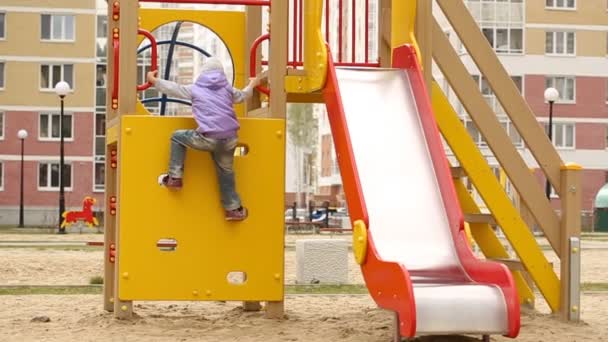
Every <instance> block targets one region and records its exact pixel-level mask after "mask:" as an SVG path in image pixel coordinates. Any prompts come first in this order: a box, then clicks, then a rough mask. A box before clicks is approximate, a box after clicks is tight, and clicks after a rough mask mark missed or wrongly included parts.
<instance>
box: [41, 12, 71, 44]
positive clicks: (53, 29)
mask: <svg viewBox="0 0 608 342" xmlns="http://www.w3.org/2000/svg"><path fill="white" fill-rule="evenodd" d="M74 32H75V27H74V16H73V15H56V14H42V15H41V16H40V39H42V40H49V41H74Z"/></svg>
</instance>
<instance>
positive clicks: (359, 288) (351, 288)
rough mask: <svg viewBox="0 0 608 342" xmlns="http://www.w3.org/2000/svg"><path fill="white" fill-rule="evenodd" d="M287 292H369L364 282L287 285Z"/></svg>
mask: <svg viewBox="0 0 608 342" xmlns="http://www.w3.org/2000/svg"><path fill="white" fill-rule="evenodd" d="M285 293H286V294H367V293H368V292H367V287H365V285H363V284H357V285H352V284H345V285H285Z"/></svg>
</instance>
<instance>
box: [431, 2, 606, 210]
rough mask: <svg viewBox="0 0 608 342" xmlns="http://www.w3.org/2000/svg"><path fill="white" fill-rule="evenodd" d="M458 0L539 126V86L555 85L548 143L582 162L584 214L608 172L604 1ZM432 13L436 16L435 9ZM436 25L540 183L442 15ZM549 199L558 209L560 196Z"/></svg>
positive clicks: (542, 115)
mask: <svg viewBox="0 0 608 342" xmlns="http://www.w3.org/2000/svg"><path fill="white" fill-rule="evenodd" d="M465 3H466V5H467V7H468V8H469V11H470V12H471V14H472V15H473V17H474V18H475V20H476V21H477V23H478V24H479V26H480V27H481V29H482V31H483V33H484V35H485V36H486V38H487V40H488V42H489V43H490V45H491V46H492V47H493V48H494V50H495V51H496V53H497V54H498V56H499V58H500V60H501V62H502V63H503V65H504V66H505V68H506V69H507V71H508V72H509V74H510V75H511V77H512V78H513V80H514V82H515V83H516V85H517V86H518V87H519V89H520V91H522V94H523V96H524V98H525V99H526V101H527V102H528V104H529V105H530V107H531V108H532V110H533V112H534V113H535V114H536V116H537V117H538V121H539V123H540V124H541V125H543V126H544V127H545V128H547V126H548V121H549V105H548V103H546V101H545V99H544V91H545V89H546V88H549V87H554V88H556V89H557V90H558V92H559V94H560V97H559V100H558V101H557V102H556V103H555V105H554V110H553V129H552V131H553V134H552V135H553V137H552V139H553V144H554V145H555V147H556V148H557V150H558V152H559V154H560V156H561V158H562V159H563V160H564V161H566V162H575V163H578V164H580V165H582V166H583V167H584V168H585V171H583V175H582V179H583V210H584V211H587V212H591V211H592V210H593V202H594V199H595V196H596V194H597V192H598V191H599V189H600V188H601V187H602V186H603V185H604V184H605V183H606V174H607V172H606V171H607V170H608V151H607V147H608V145H607V137H608V131H607V128H608V3H607V2H606V1H605V0H584V1H583V0H543V1H540V0H502V1H498V0H481V1H480V0H468V1H465ZM434 11H435V15H436V16H437V17H439V18H440V19H441V15H440V10H439V8H438V7H436V8H435V9H434ZM441 24H442V26H443V27H444V30H445V32H446V34H447V35H448V36H449V37H450V39H451V41H452V42H453V44H454V45H455V46H456V47H457V49H459V52H460V53H461V57H462V61H463V62H464V64H465V65H466V66H467V68H468V70H469V72H470V73H471V75H472V76H473V78H474V79H476V80H477V81H478V83H479V87H480V90H481V92H482V93H483V94H484V96H485V97H486V100H487V101H488V103H490V105H491V106H492V107H493V108H494V109H495V112H496V114H497V115H498V116H499V118H500V119H501V121H502V122H503V127H504V128H505V129H506V130H507V132H508V133H509V135H510V136H511V140H512V141H513V143H514V144H515V145H516V146H518V147H519V148H520V151H521V154H522V155H523V156H524V157H525V159H526V161H527V162H528V165H529V166H530V168H533V169H537V171H536V173H537V174H538V175H539V182H544V178H543V177H542V176H541V175H540V171H538V165H537V164H536V163H535V161H534V158H533V157H532V155H531V153H530V151H529V150H527V149H526V148H525V145H524V143H523V141H522V139H521V138H520V137H519V134H518V133H517V131H516V129H515V128H514V127H513V126H512V125H511V123H510V122H509V120H508V119H507V116H506V114H505V112H504V110H503V109H502V107H501V105H500V103H499V102H498V101H497V100H496V97H495V96H494V95H493V93H492V90H491V88H490V87H489V85H488V84H487V82H486V81H485V80H484V79H483V77H479V71H478V70H477V68H476V67H475V64H474V62H473V61H472V59H471V57H470V56H469V55H468V54H467V52H466V49H464V48H463V47H462V44H460V43H459V41H458V38H457V36H456V34H455V33H454V32H453V30H452V29H451V28H450V27H449V24H448V22H447V20H445V19H443V20H441ZM436 77H437V78H441V76H440V75H436ZM443 85H444V92H446V93H447V94H448V95H449V96H450V97H451V100H452V101H453V102H454V103H455V105H456V108H457V110H458V111H459V113H460V114H461V115H462V118H463V120H464V122H465V124H466V125H467V128H468V130H469V133H470V134H471V136H472V137H473V138H474V140H475V141H476V142H477V143H478V145H479V146H480V147H481V149H482V151H483V152H484V154H486V155H488V160H489V161H490V163H491V164H493V165H498V164H497V163H496V160H495V159H494V158H493V157H492V155H491V153H490V151H489V150H488V149H487V146H486V144H485V142H484V141H483V138H482V137H481V135H480V134H479V132H478V131H477V129H476V128H475V125H474V124H473V123H472V122H471V121H470V119H469V118H468V115H467V114H466V112H465V110H464V109H463V108H462V106H460V105H459V104H458V101H457V99H455V96H454V95H453V93H451V92H450V90H449V87H448V85H447V82H444V83H443ZM553 202H554V203H553V205H554V206H555V207H556V208H558V207H559V200H557V199H555V200H554V201H553Z"/></svg>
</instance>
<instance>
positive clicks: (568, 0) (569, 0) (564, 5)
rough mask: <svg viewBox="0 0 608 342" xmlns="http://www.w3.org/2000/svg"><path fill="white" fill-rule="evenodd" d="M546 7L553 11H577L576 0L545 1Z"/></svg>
mask: <svg viewBox="0 0 608 342" xmlns="http://www.w3.org/2000/svg"><path fill="white" fill-rule="evenodd" d="M545 7H546V8H551V9H576V0H545Z"/></svg>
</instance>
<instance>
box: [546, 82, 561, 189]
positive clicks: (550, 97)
mask: <svg viewBox="0 0 608 342" xmlns="http://www.w3.org/2000/svg"><path fill="white" fill-rule="evenodd" d="M557 99H559V92H558V91H557V89H555V88H547V89H546V90H545V101H547V102H549V130H548V135H549V140H550V141H551V144H553V103H555V101H557ZM545 194H546V195H547V198H549V199H550V198H551V184H550V183H549V179H547V183H546V185H545Z"/></svg>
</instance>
